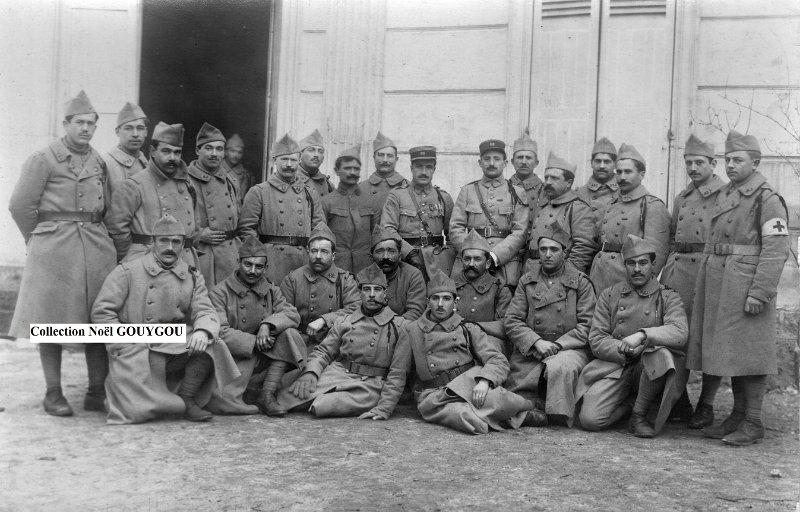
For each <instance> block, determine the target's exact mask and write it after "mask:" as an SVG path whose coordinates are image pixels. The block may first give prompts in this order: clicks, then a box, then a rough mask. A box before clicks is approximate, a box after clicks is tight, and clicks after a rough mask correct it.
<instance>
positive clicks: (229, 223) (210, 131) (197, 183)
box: [188, 123, 241, 288]
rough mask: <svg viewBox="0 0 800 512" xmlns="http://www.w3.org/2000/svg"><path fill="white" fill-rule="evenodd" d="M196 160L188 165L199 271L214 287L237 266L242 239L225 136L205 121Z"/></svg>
mask: <svg viewBox="0 0 800 512" xmlns="http://www.w3.org/2000/svg"><path fill="white" fill-rule="evenodd" d="M196 151H197V160H195V161H193V162H192V163H190V164H189V170H188V172H189V182H190V183H191V184H192V186H193V187H194V190H195V192H196V197H197V201H196V202H195V205H194V212H195V213H194V216H195V222H196V227H197V229H198V232H197V236H196V242H195V243H196V247H197V251H198V259H199V264H200V271H201V272H202V273H203V277H204V278H205V280H206V285H207V286H208V287H209V288H213V287H214V286H216V284H217V283H220V282H222V281H224V280H225V279H227V277H228V276H229V275H231V273H232V272H233V271H234V270H235V269H236V266H237V261H238V257H237V253H238V252H239V247H240V246H241V242H240V241H239V239H238V238H237V236H236V225H237V223H238V222H239V199H238V198H237V196H236V193H237V192H236V189H237V184H236V181H235V178H234V177H233V176H232V175H231V174H229V173H227V172H225V170H224V169H223V168H222V161H223V159H224V155H225V136H224V135H223V134H222V132H221V131H219V130H218V129H217V128H215V127H213V126H211V125H210V124H208V123H203V126H202V127H201V128H200V131H199V132H198V133H197V144H196Z"/></svg>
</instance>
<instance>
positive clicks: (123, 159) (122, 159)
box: [108, 146, 147, 168]
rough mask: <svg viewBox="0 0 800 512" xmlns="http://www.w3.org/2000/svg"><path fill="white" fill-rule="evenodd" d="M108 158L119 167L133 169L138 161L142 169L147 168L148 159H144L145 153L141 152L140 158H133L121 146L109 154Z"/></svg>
mask: <svg viewBox="0 0 800 512" xmlns="http://www.w3.org/2000/svg"><path fill="white" fill-rule="evenodd" d="M108 156H110V157H111V158H113V159H114V160H115V161H116V162H117V163H118V164H119V165H121V166H123V167H128V168H130V167H133V164H134V163H136V162H137V161H138V162H139V165H141V166H142V167H147V158H145V157H144V153H142V152H141V151H139V155H138V156H132V155H129V154H128V153H126V152H125V151H124V150H123V149H122V148H120V147H119V146H116V147H115V148H114V149H112V150H111V151H109V152H108Z"/></svg>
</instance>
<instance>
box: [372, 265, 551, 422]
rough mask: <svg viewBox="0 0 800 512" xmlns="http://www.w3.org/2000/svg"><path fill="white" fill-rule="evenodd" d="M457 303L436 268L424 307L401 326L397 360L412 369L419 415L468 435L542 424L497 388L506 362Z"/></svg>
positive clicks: (525, 404)
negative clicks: (426, 304)
mask: <svg viewBox="0 0 800 512" xmlns="http://www.w3.org/2000/svg"><path fill="white" fill-rule="evenodd" d="M457 302H458V297H457V296H456V285H455V282H454V281H453V280H452V279H450V278H449V277H447V276H446V275H445V274H444V273H442V272H441V271H440V270H436V271H434V272H433V276H432V277H431V280H430V281H429V282H428V308H427V309H426V310H425V313H424V314H423V315H422V316H421V317H420V318H418V319H417V320H416V321H414V322H408V323H406V324H405V325H404V326H403V327H402V329H401V334H400V342H399V344H398V347H397V349H396V354H397V359H398V361H399V362H400V363H402V364H404V365H405V368H407V369H409V370H410V369H411V367H412V365H413V366H414V367H415V368H416V381H415V384H414V396H415V398H416V402H417V410H419V413H420V414H421V415H422V419H424V420H425V421H429V422H431V423H438V424H440V425H444V426H447V427H450V428H454V429H456V430H460V431H462V432H466V433H468V434H486V433H488V432H489V431H490V430H505V429H508V428H519V427H520V426H541V425H544V424H546V423H547V417H546V416H545V414H544V413H543V412H542V411H539V410H537V409H535V408H534V405H533V404H532V403H531V402H530V401H529V400H526V399H524V398H523V397H521V396H519V395H517V394H515V393H511V392H510V391H507V390H506V389H504V388H502V387H501V386H500V385H501V384H502V383H503V381H505V379H506V377H507V376H508V360H507V359H506V358H505V356H504V355H503V354H502V352H500V350H498V349H497V347H495V346H494V345H493V344H491V343H489V341H488V339H487V336H486V333H485V332H483V330H481V328H480V327H479V326H478V325H477V324H474V323H471V322H464V321H463V319H462V318H461V316H460V315H459V314H458V313H456V312H455V306H456V303H457ZM402 375H403V380H404V379H405V375H406V374H405V373H403V374H402ZM400 385H401V386H402V381H401V383H400ZM393 407H394V405H393V404H392V405H391V406H390V409H391V408H393ZM368 417H369V416H368ZM373 419H379V418H378V417H376V416H373Z"/></svg>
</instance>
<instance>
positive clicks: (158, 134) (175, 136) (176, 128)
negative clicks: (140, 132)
mask: <svg viewBox="0 0 800 512" xmlns="http://www.w3.org/2000/svg"><path fill="white" fill-rule="evenodd" d="M183 132H184V130H183V125H182V124H167V123H165V122H164V121H159V122H158V124H157V125H156V127H155V129H154V130H153V137H152V140H153V142H164V143H166V144H169V145H171V146H177V147H179V148H182V147H183Z"/></svg>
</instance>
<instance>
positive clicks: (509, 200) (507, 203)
mask: <svg viewBox="0 0 800 512" xmlns="http://www.w3.org/2000/svg"><path fill="white" fill-rule="evenodd" d="M476 184H477V187H476ZM476 188H477V190H476ZM478 194H480V197H479V195H478ZM481 201H483V203H484V205H485V206H486V210H487V211H488V212H489V214H490V215H491V219H493V220H494V223H495V224H496V226H495V225H493V224H492V222H491V220H490V219H488V218H487V217H486V215H485V214H484V211H483V207H482V206H481ZM526 201H527V196H526V195H525V191H524V190H523V189H521V188H518V187H515V186H514V185H511V184H510V183H509V182H507V181H506V180H504V179H503V178H502V177H499V178H494V179H489V178H487V177H485V176H484V177H483V178H481V179H480V180H478V181H474V182H472V183H468V184H467V185H464V186H463V187H462V188H461V190H460V191H459V193H458V198H457V199H456V204H455V206H454V207H453V216H452V217H451V219H450V240H451V241H452V243H453V245H454V246H455V248H456V251H457V252H460V251H461V245H462V243H463V241H464V239H465V238H466V237H467V234H468V233H469V230H470V229H475V230H476V231H478V234H480V235H481V236H483V237H484V238H486V241H487V242H488V243H489V246H490V247H491V248H492V252H493V253H494V254H495V256H497V264H498V266H500V267H504V268H503V270H502V271H501V272H502V274H503V280H504V281H505V282H506V283H507V284H508V285H509V286H516V285H517V281H518V280H519V272H520V270H521V265H522V262H521V261H520V254H519V253H520V250H521V249H522V248H523V247H524V245H525V237H526V236H527V232H528V219H529V217H528V213H529V209H528V204H527V202H526ZM461 271H462V268H461V262H460V261H456V263H455V265H453V273H452V275H453V276H457V275H458V274H460V273H461Z"/></svg>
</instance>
